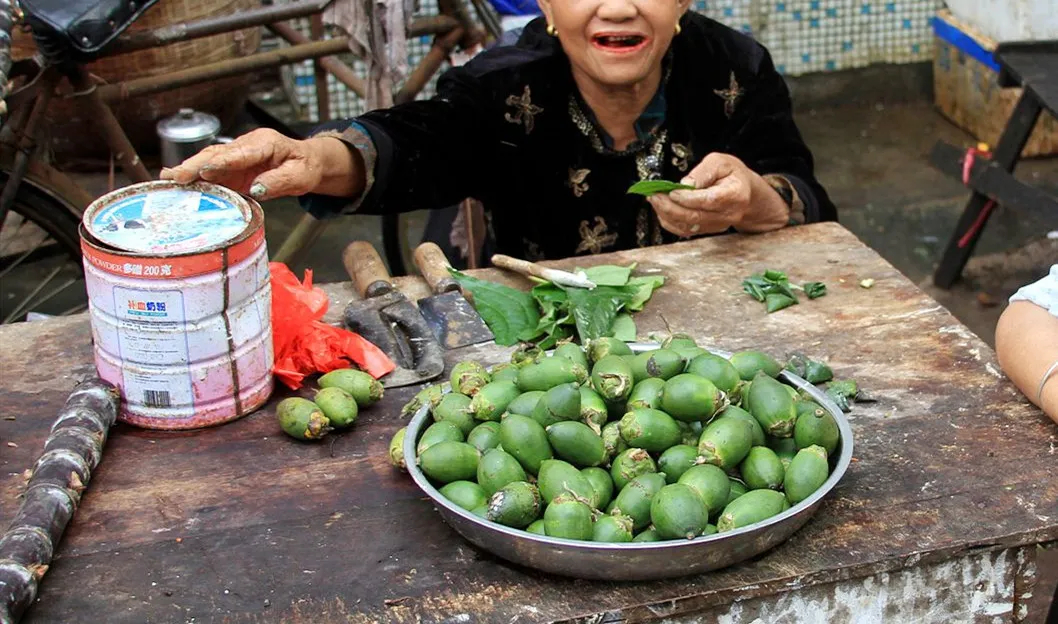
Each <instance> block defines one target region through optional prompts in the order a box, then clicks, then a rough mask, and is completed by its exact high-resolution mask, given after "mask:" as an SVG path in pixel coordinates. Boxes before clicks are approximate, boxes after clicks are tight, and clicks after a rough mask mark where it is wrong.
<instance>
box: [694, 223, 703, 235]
mask: <svg viewBox="0 0 1058 624" xmlns="http://www.w3.org/2000/svg"><path fill="white" fill-rule="evenodd" d="M700 229H702V226H700V225H698V224H697V223H695V224H694V225H692V226H691V233H692V234H697V233H698V230H700Z"/></svg>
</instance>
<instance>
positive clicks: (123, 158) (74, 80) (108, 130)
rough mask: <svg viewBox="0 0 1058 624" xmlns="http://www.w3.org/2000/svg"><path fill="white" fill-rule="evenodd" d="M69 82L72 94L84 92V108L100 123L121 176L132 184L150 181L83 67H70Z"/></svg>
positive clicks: (150, 178) (137, 155)
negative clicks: (131, 181) (123, 174)
mask: <svg viewBox="0 0 1058 624" xmlns="http://www.w3.org/2000/svg"><path fill="white" fill-rule="evenodd" d="M69 80H70V83H71V84H72V85H73V88H74V90H75V91H77V92H78V93H84V95H83V96H82V97H84V98H85V99H86V100H88V105H89V106H90V107H91V108H92V112H93V113H94V115H93V117H94V118H95V119H96V121H97V122H98V123H99V124H100V126H101V131H102V132H103V136H104V138H105V139H106V141H107V145H108V146H109V147H110V149H111V150H113V152H114V158H116V159H117V161H118V163H119V164H120V165H121V169H122V171H124V172H125V175H127V176H129V177H130V178H132V180H133V181H134V182H149V181H151V180H153V179H154V176H152V175H151V173H150V172H149V171H147V167H145V166H144V165H143V161H141V160H140V155H139V154H137V153H136V148H135V147H133V146H132V141H130V140H129V137H128V135H126V134H125V130H124V129H122V127H121V122H119V121H118V118H117V117H115V116H114V111H112V110H110V106H109V105H107V103H106V101H105V100H104V99H103V98H102V97H101V96H100V93H99V88H97V87H96V85H95V82H94V81H93V80H92V78H91V77H90V76H89V75H88V71H87V70H85V68H84V66H83V65H76V66H74V67H73V69H72V71H71V72H70V75H69Z"/></svg>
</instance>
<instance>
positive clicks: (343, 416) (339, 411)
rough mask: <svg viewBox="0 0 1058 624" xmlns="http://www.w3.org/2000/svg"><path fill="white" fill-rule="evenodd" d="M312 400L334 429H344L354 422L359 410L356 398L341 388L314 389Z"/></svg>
mask: <svg viewBox="0 0 1058 624" xmlns="http://www.w3.org/2000/svg"><path fill="white" fill-rule="evenodd" d="M313 402H314V403H316V405H317V406H319V408H320V410H321V411H323V415H324V416H326V417H327V420H329V421H330V424H331V426H332V427H334V428H335V429H346V428H348V427H352V426H353V423H354V422H356V417H357V414H358V412H359V408H358V407H357V405H356V399H354V398H353V397H352V395H350V394H349V393H348V392H346V391H345V390H342V389H341V388H321V389H320V390H318V391H316V396H315V397H314V398H313Z"/></svg>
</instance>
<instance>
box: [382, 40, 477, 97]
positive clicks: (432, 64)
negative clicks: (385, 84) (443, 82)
mask: <svg viewBox="0 0 1058 624" xmlns="http://www.w3.org/2000/svg"><path fill="white" fill-rule="evenodd" d="M464 33H465V31H464V30H463V29H462V28H456V29H455V30H453V31H452V32H450V33H448V34H447V35H445V36H443V37H438V38H437V39H434V42H433V45H432V46H430V49H429V50H428V51H427V52H426V55H425V56H423V58H422V60H421V61H419V64H418V65H417V66H416V67H415V69H414V70H412V72H411V74H410V75H409V76H408V79H407V80H405V81H404V86H403V87H401V89H400V91H398V92H397V94H396V95H395V96H393V103H394V104H403V103H404V102H408V101H411V100H414V99H415V96H417V95H419V92H420V91H422V89H423V87H425V86H426V83H427V82H429V80H430V77H431V76H433V75H434V74H435V73H436V72H437V70H438V69H440V68H441V64H442V63H444V60H445V58H447V57H448V55H449V54H450V53H451V52H452V50H453V49H454V48H455V47H456V45H457V44H458V43H459V40H460V39H462V38H463V35H464Z"/></svg>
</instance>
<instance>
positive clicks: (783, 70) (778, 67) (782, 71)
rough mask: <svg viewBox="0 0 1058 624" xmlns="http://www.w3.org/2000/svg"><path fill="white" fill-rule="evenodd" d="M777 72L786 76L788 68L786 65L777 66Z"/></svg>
mask: <svg viewBox="0 0 1058 624" xmlns="http://www.w3.org/2000/svg"><path fill="white" fill-rule="evenodd" d="M775 71H777V72H779V73H780V74H785V73H786V66H785V65H776V66H775Z"/></svg>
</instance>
